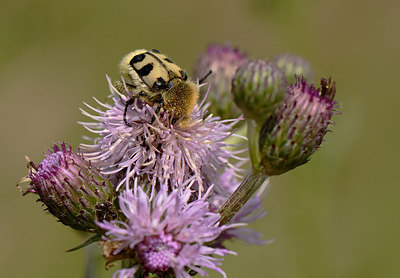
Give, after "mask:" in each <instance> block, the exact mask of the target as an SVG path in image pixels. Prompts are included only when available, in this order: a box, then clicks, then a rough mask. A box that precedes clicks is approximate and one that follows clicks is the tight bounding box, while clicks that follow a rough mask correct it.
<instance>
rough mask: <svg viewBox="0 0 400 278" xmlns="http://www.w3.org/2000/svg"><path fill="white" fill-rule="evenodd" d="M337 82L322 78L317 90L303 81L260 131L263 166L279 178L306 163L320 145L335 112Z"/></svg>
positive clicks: (292, 88) (297, 84) (299, 79)
mask: <svg viewBox="0 0 400 278" xmlns="http://www.w3.org/2000/svg"><path fill="white" fill-rule="evenodd" d="M335 93H336V86H335V82H332V80H331V79H330V78H329V79H328V80H326V79H324V78H322V79H321V88H320V89H316V88H314V86H313V85H309V84H307V83H306V82H305V81H304V80H303V79H302V78H298V79H297V81H296V83H295V84H294V85H292V86H290V87H289V88H288V92H287V96H286V98H285V100H284V101H283V103H282V104H281V106H280V107H279V109H278V110H277V111H276V113H274V115H272V116H271V117H270V118H269V119H268V120H267V121H266V122H265V124H264V126H263V128H262V130H261V132H260V140H259V142H260V153H261V156H262V161H261V164H262V166H263V167H264V171H265V172H266V174H267V175H279V174H282V173H284V172H287V171H289V170H291V169H293V168H296V167H297V166H299V165H302V164H304V163H306V162H307V161H308V159H309V157H310V156H311V154H313V153H314V152H315V151H316V150H317V149H318V148H319V146H320V144H321V143H322V141H323V137H324V135H325V134H326V132H327V128H328V125H329V124H330V123H331V121H330V119H331V117H332V115H333V114H334V112H335V102H334V100H333V98H334V96H335Z"/></svg>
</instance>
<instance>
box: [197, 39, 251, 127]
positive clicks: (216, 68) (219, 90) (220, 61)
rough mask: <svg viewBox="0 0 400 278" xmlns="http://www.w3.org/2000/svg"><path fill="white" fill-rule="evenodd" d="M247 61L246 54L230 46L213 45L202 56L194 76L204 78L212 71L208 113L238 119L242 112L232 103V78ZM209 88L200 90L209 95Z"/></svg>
mask: <svg viewBox="0 0 400 278" xmlns="http://www.w3.org/2000/svg"><path fill="white" fill-rule="evenodd" d="M246 61H247V57H246V54H244V53H243V52H241V51H240V50H238V49H235V48H232V47H231V46H230V45H228V44H224V45H219V44H212V45H210V46H209V47H208V48H207V51H206V52H205V53H204V54H202V55H201V56H200V58H199V61H198V62H197V64H196V65H195V68H194V76H196V77H198V78H202V77H204V76H205V75H206V74H207V73H208V72H209V71H210V70H211V71H212V74H211V75H210V76H208V77H207V81H206V82H207V83H208V84H209V85H210V86H209V88H210V93H209V94H208V96H207V100H208V101H210V102H211V105H210V107H209V108H208V111H209V112H210V113H212V114H214V115H216V116H220V117H221V118H222V119H228V118H236V117H238V116H239V115H240V113H241V112H240V110H239V109H238V108H237V107H236V105H235V104H234V103H233V102H232V98H231V95H230V93H231V84H232V77H233V75H234V74H235V72H236V70H237V68H238V67H239V66H241V65H242V64H244V63H245V62H246ZM207 87H208V86H203V87H202V88H201V89H200V90H201V93H202V95H203V96H204V95H206V94H207Z"/></svg>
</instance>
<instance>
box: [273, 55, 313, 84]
mask: <svg viewBox="0 0 400 278" xmlns="http://www.w3.org/2000/svg"><path fill="white" fill-rule="evenodd" d="M273 61H274V62H275V63H276V65H277V66H278V68H280V69H281V70H282V71H283V72H284V74H285V76H286V79H287V81H288V83H289V84H293V83H295V82H296V76H301V75H302V76H303V78H305V79H306V80H308V81H310V80H311V81H312V80H313V78H314V73H313V70H312V68H311V65H310V63H308V62H307V61H306V60H305V59H303V58H302V57H300V56H297V55H292V54H288V53H285V54H281V55H278V56H276V57H275V58H274V59H273Z"/></svg>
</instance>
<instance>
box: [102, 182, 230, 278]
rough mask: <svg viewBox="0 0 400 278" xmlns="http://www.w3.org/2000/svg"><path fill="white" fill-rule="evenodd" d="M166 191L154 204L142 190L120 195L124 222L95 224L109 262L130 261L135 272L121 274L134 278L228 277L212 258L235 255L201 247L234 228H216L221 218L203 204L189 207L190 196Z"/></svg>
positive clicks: (161, 192) (219, 249)
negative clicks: (159, 277) (155, 276)
mask: <svg viewBox="0 0 400 278" xmlns="http://www.w3.org/2000/svg"><path fill="white" fill-rule="evenodd" d="M167 191H168V189H167V186H162V187H161V189H160V190H159V191H158V192H157V194H156V195H154V198H153V199H150V198H149V197H148V195H147V194H146V193H145V192H144V191H143V189H142V188H141V187H139V186H135V188H134V189H133V190H132V189H127V190H125V191H123V192H122V193H121V195H120V207H121V210H122V212H123V214H124V215H125V217H126V221H125V222H122V221H118V220H114V221H103V222H98V223H97V224H98V225H99V227H101V228H102V229H103V230H105V231H106V233H105V236H104V237H103V246H104V250H106V252H105V255H106V260H108V261H109V262H112V261H115V260H117V259H130V260H132V261H133V267H132V268H131V269H125V270H123V273H127V272H128V273H129V272H130V274H132V275H133V274H134V273H135V272H136V271H139V270H141V271H143V272H144V273H159V274H160V273H164V274H167V273H170V274H175V275H176V277H190V275H189V274H188V273H187V269H188V268H189V269H192V270H194V271H196V272H198V273H199V274H201V275H203V276H204V275H206V274H207V272H206V271H205V270H204V268H209V269H212V270H215V271H218V272H219V273H221V274H223V275H224V276H225V273H224V272H223V271H222V270H221V269H220V268H219V265H220V261H221V260H222V258H215V257H214V256H225V255H227V254H234V253H233V252H232V251H229V250H226V249H223V248H213V247H207V246H203V244H204V243H206V242H209V241H212V240H214V239H216V238H217V237H218V236H219V235H220V234H221V233H222V232H223V231H224V230H226V229H227V228H229V227H230V226H221V227H219V226H218V219H219V215H218V214H216V213H212V212H210V211H209V204H208V203H207V202H206V201H205V199H204V198H202V199H198V200H195V201H193V202H189V199H190V196H191V192H190V190H184V191H182V190H180V189H175V190H173V191H172V192H171V193H168V192H167ZM118 275H119V276H118V277H133V276H121V275H122V274H121V273H118Z"/></svg>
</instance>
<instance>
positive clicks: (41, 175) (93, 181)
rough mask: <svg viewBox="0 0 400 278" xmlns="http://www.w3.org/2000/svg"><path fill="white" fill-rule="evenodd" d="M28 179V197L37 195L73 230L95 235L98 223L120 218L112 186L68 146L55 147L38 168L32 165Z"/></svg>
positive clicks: (62, 144) (63, 144) (64, 144)
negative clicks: (115, 206) (32, 194)
mask: <svg viewBox="0 0 400 278" xmlns="http://www.w3.org/2000/svg"><path fill="white" fill-rule="evenodd" d="M28 178H29V180H30V181H31V183H30V185H29V187H28V188H27V190H26V192H25V194H26V193H35V194H38V195H39V196H40V201H42V202H43V203H44V204H45V205H46V206H47V208H48V210H49V212H50V213H52V214H53V215H54V216H56V217H57V218H58V219H59V220H60V221H61V222H62V223H63V224H65V225H68V226H71V227H72V228H74V229H77V230H83V231H88V232H95V231H98V230H99V229H98V227H97V226H96V224H95V220H99V221H101V220H104V219H108V220H111V219H115V218H116V217H117V214H116V212H115V210H114V208H113V206H114V200H115V199H116V194H115V191H114V188H113V186H112V184H111V182H110V181H109V180H108V179H106V178H104V177H103V176H102V175H101V174H100V172H99V170H98V169H96V168H95V167H93V166H92V165H91V164H90V163H89V162H88V161H86V160H85V159H83V157H82V155H80V154H76V153H74V152H73V151H72V149H71V146H69V145H68V144H66V143H61V144H60V146H58V145H56V144H54V146H53V150H49V152H48V153H47V154H46V158H45V159H44V160H43V161H42V162H41V163H40V164H39V165H37V166H36V165H35V164H33V162H31V163H30V173H29V176H28Z"/></svg>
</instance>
